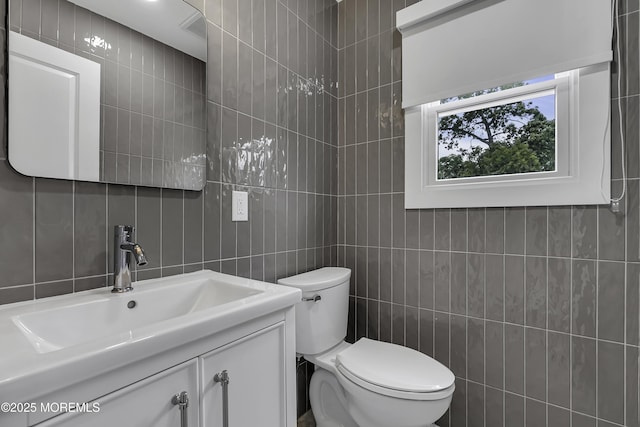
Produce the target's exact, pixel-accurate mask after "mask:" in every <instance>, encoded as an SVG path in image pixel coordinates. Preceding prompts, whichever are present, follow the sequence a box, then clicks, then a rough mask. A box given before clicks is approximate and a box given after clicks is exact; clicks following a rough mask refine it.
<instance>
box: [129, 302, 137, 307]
mask: <svg viewBox="0 0 640 427" xmlns="http://www.w3.org/2000/svg"><path fill="white" fill-rule="evenodd" d="M136 305H138V303H137V302H135V301H129V302H128V303H127V307H128V308H134V307H135V306H136Z"/></svg>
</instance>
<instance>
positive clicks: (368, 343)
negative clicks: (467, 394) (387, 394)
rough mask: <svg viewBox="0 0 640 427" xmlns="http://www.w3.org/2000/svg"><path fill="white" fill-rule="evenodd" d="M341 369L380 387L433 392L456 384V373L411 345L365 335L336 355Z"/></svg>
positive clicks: (415, 391)
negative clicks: (393, 342)
mask: <svg viewBox="0 0 640 427" xmlns="http://www.w3.org/2000/svg"><path fill="white" fill-rule="evenodd" d="M336 364H337V365H338V368H340V369H344V370H346V371H348V372H349V373H351V374H352V375H354V376H356V377H357V378H359V379H361V380H363V381H366V382H368V383H371V384H374V385H376V386H379V387H383V388H387V389H392V390H398V391H407V392H414V393H431V392H438V391H441V390H444V389H447V388H449V387H451V386H452V385H453V382H454V380H455V377H454V375H453V373H452V372H451V371H450V370H449V369H448V368H447V367H445V366H444V365H443V364H441V363H440V362H438V361H436V360H434V359H432V358H431V357H429V356H427V355H425V354H422V353H420V352H418V351H416V350H413V349H410V348H408V347H402V346H399V345H396V344H390V343H385V342H380V341H373V340H370V339H367V338H361V339H360V340H358V342H356V343H355V344H353V345H352V346H350V347H349V348H347V349H346V350H343V351H341V352H340V353H338V354H337V356H336Z"/></svg>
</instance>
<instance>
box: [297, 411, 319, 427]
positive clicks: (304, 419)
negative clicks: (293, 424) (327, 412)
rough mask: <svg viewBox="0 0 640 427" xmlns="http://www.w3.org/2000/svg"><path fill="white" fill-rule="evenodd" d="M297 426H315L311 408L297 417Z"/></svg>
mask: <svg viewBox="0 0 640 427" xmlns="http://www.w3.org/2000/svg"><path fill="white" fill-rule="evenodd" d="M298 427H316V420H315V418H313V413H312V412H311V410H309V411H307V412H306V413H305V414H304V415H302V416H301V417H300V418H298Z"/></svg>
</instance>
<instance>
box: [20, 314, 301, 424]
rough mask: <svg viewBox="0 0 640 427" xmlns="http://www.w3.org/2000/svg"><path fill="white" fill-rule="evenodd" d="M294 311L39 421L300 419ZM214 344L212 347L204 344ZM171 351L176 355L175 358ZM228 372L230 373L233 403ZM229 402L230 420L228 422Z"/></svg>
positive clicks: (285, 421)
mask: <svg viewBox="0 0 640 427" xmlns="http://www.w3.org/2000/svg"><path fill="white" fill-rule="evenodd" d="M292 319H293V316H292V311H290V312H288V313H286V315H285V316H284V319H282V318H281V320H280V321H277V322H275V323H274V322H273V321H262V322H257V323H255V325H254V326H253V327H250V325H245V327H244V328H240V330H239V331H233V330H232V331H231V332H228V333H227V336H226V337H224V338H223V339H217V340H213V341H211V343H210V344H207V345H206V346H204V347H203V346H202V343H200V345H199V346H198V350H195V351H196V352H197V353H196V354H193V353H191V354H192V355H193V357H191V358H189V359H188V360H187V361H183V362H182V363H179V364H177V365H174V366H173V367H168V366H167V369H164V370H161V371H159V372H157V373H155V374H153V375H150V376H147V377H146V378H143V379H141V380H139V381H137V382H135V383H132V384H128V385H126V386H125V387H123V388H120V389H119V390H116V391H112V392H110V393H108V394H106V395H104V396H102V397H100V398H98V399H94V400H92V401H90V402H89V403H88V404H87V406H88V407H89V408H93V407H94V406H93V405H94V404H95V403H97V404H98V407H99V411H95V410H90V411H89V412H69V413H65V414H62V415H58V416H56V417H54V418H50V419H48V420H46V421H44V422H43V423H42V424H38V426H39V427H86V426H88V425H90V426H92V427H112V426H123V427H125V426H126V427H128V426H136V427H198V426H202V427H204V426H206V427H247V426H261V427H285V426H291V427H293V426H294V425H295V408H294V406H295V397H294V396H295V350H294V344H295V343H294V340H293V339H292V337H294V336H295V332H294V330H293V322H292ZM217 338H220V337H217ZM207 347H208V351H207V350H205V351H203V349H205V348H207ZM187 353H189V352H187ZM159 357H160V358H161V359H163V357H162V356H159ZM164 358H165V359H166V360H167V362H168V363H169V360H170V359H171V358H170V357H166V356H165V357H164ZM156 363H157V361H156ZM154 365H155V363H154ZM156 366H158V365H156ZM223 373H224V374H226V375H223ZM223 378H228V384H227V385H226V389H227V390H226V393H227V396H226V403H225V396H224V394H225V390H224V388H225V387H223V382H224V381H221V379H223ZM182 392H186V395H187V396H188V406H187V407H186V411H187V420H186V421H187V423H186V424H185V423H183V422H182V421H183V420H182V419H181V415H182V414H181V411H180V408H179V405H178V404H177V403H178V402H176V399H175V398H174V396H175V397H177V396H176V395H180V394H181V393H182ZM77 401H83V400H80V399H78V400H77ZM225 404H226V405H227V406H226V410H227V416H228V423H227V424H225V423H224V413H225ZM36 424H37V423H36ZM27 425H29V426H30V425H33V423H32V422H29V423H28V424H27Z"/></svg>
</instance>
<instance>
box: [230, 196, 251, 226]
mask: <svg viewBox="0 0 640 427" xmlns="http://www.w3.org/2000/svg"><path fill="white" fill-rule="evenodd" d="M231 209H232V210H233V211H232V212H231V220H232V221H249V193H247V192H246V191H234V192H233V193H232V195H231Z"/></svg>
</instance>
